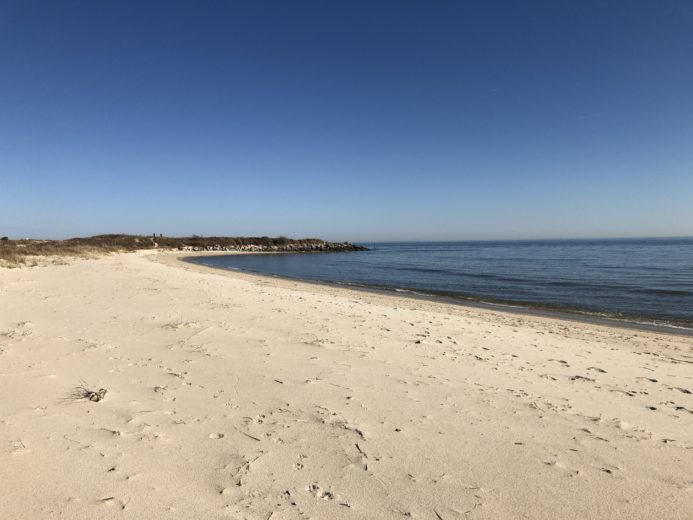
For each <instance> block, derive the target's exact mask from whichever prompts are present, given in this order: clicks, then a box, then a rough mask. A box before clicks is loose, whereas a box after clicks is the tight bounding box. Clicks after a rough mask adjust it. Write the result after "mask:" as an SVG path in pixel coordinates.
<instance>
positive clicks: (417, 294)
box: [179, 253, 693, 337]
mask: <svg viewBox="0 0 693 520" xmlns="http://www.w3.org/2000/svg"><path fill="white" fill-rule="evenodd" d="M259 254H272V253H259ZM315 254H319V253H315ZM215 256H227V255H215ZM229 256H231V255H229ZM179 258H180V260H181V261H183V262H188V263H191V264H195V265H201V266H203V267H207V268H210V269H218V270H221V271H227V272H228V271H230V272H241V273H247V274H252V275H253V276H259V277H263V278H270V279H272V278H275V279H277V278H278V279H282V280H291V281H299V282H302V283H307V284H314V285H318V286H323V287H325V286H326V287H333V288H341V289H351V290H357V291H363V292H369V293H373V294H379V295H386V296H395V297H399V298H411V299H416V300H424V301H431V302H439V303H447V304H452V305H459V306H462V307H472V308H477V309H486V310H495V311H502V312H509V313H513V314H519V315H528V316H536V317H543V318H556V319H562V320H568V321H576V322H580V323H592V324H596V325H606V326H612V327H618V328H623V329H631V330H642V331H648V332H658V333H665V334H674V335H677V336H688V337H693V328H690V327H686V326H683V325H678V324H673V323H671V324H670V323H662V322H657V321H656V320H653V321H652V322H647V321H641V320H640V319H639V318H632V317H620V316H613V315H608V314H606V313H597V312H594V311H589V310H585V309H574V308H560V309H558V308H553V307H552V306H550V305H542V304H537V303H534V302H516V301H500V300H493V299H490V298H479V297H475V296H470V295H457V294H455V295H452V294H445V293H440V292H436V291H427V292H424V291H421V290H418V289H417V290H413V289H407V288H402V287H394V286H377V285H364V284H355V283H347V282H339V281H323V280H311V279H306V278H298V277H294V276H284V275H277V274H269V273H263V272H260V271H254V270H252V269H242V268H237V267H233V268H231V267H223V266H218V265H209V264H206V263H204V260H205V259H207V258H213V257H212V256H181V257H179Z"/></svg>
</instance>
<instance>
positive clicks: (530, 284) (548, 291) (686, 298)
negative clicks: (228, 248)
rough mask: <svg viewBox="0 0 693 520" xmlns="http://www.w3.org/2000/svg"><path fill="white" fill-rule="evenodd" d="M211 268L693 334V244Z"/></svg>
mask: <svg viewBox="0 0 693 520" xmlns="http://www.w3.org/2000/svg"><path fill="white" fill-rule="evenodd" d="M363 245H366V246H368V247H370V248H372V250H371V251H364V252H353V253H316V254H277V255H236V256H210V257H197V258H195V259H194V261H195V262H198V263H202V264H205V265H208V266H212V267H220V268H225V269H238V270H244V271H250V272H255V273H262V274H268V275H276V276H283V277H290V278H299V279H303V280H316V281H324V282H337V283H342V284H350V285H356V286H364V287H374V288H381V289H383V288H384V289H390V290H397V291H411V292H415V293H419V294H426V295H434V296H435V295H437V296H445V297H447V298H454V299H459V300H466V301H470V300H471V301H478V302H488V303H496V304H504V305H508V304H510V305H517V306H521V307H527V308H533V309H544V310H551V309H553V310H560V311H572V312H578V313H586V314H593V315H597V316H602V317H611V318H616V319H622V320H627V321H634V322H640V323H644V324H657V325H664V326H675V327H684V328H690V329H693V238H679V239H637V240H636V239H628V240H542V241H493V242H434V243H423V242H399V243H392V242H390V243H367V244H363Z"/></svg>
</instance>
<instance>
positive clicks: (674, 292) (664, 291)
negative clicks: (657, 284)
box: [642, 289, 693, 296]
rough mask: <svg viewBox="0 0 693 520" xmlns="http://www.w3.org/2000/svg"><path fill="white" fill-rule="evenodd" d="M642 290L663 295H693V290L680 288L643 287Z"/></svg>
mask: <svg viewBox="0 0 693 520" xmlns="http://www.w3.org/2000/svg"><path fill="white" fill-rule="evenodd" d="M642 292H644V293H648V294H660V295H662V296H693V292H691V291H683V290H680V289H643V290H642Z"/></svg>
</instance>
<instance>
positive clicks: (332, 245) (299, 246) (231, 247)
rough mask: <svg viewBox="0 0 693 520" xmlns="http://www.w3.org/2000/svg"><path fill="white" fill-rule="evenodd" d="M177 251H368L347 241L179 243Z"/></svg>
mask: <svg viewBox="0 0 693 520" xmlns="http://www.w3.org/2000/svg"><path fill="white" fill-rule="evenodd" d="M177 249H178V250H179V251H247V252H255V253H272V252H275V253H337V252H348V251H368V248H367V247H363V246H358V245H355V244H351V243H349V242H322V241H321V242H316V241H309V242H301V241H297V242H293V243H289V244H204V245H199V244H198V245H181V246H178V248H177Z"/></svg>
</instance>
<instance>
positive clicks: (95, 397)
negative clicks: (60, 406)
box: [65, 380, 108, 403]
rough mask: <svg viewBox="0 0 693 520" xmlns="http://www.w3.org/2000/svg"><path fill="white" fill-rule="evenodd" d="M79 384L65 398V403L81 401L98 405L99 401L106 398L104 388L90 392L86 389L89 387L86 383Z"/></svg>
mask: <svg viewBox="0 0 693 520" xmlns="http://www.w3.org/2000/svg"><path fill="white" fill-rule="evenodd" d="M79 383H80V384H79V385H78V386H76V387H74V388H73V389H72V391H71V392H70V393H69V394H68V396H67V397H66V398H65V400H66V401H81V400H89V401H92V402H95V403H98V402H99V401H101V400H103V398H104V397H106V392H108V390H106V389H105V388H99V389H98V390H90V389H89V388H88V387H89V385H88V384H87V383H86V381H83V380H82V381H80V382H79Z"/></svg>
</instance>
